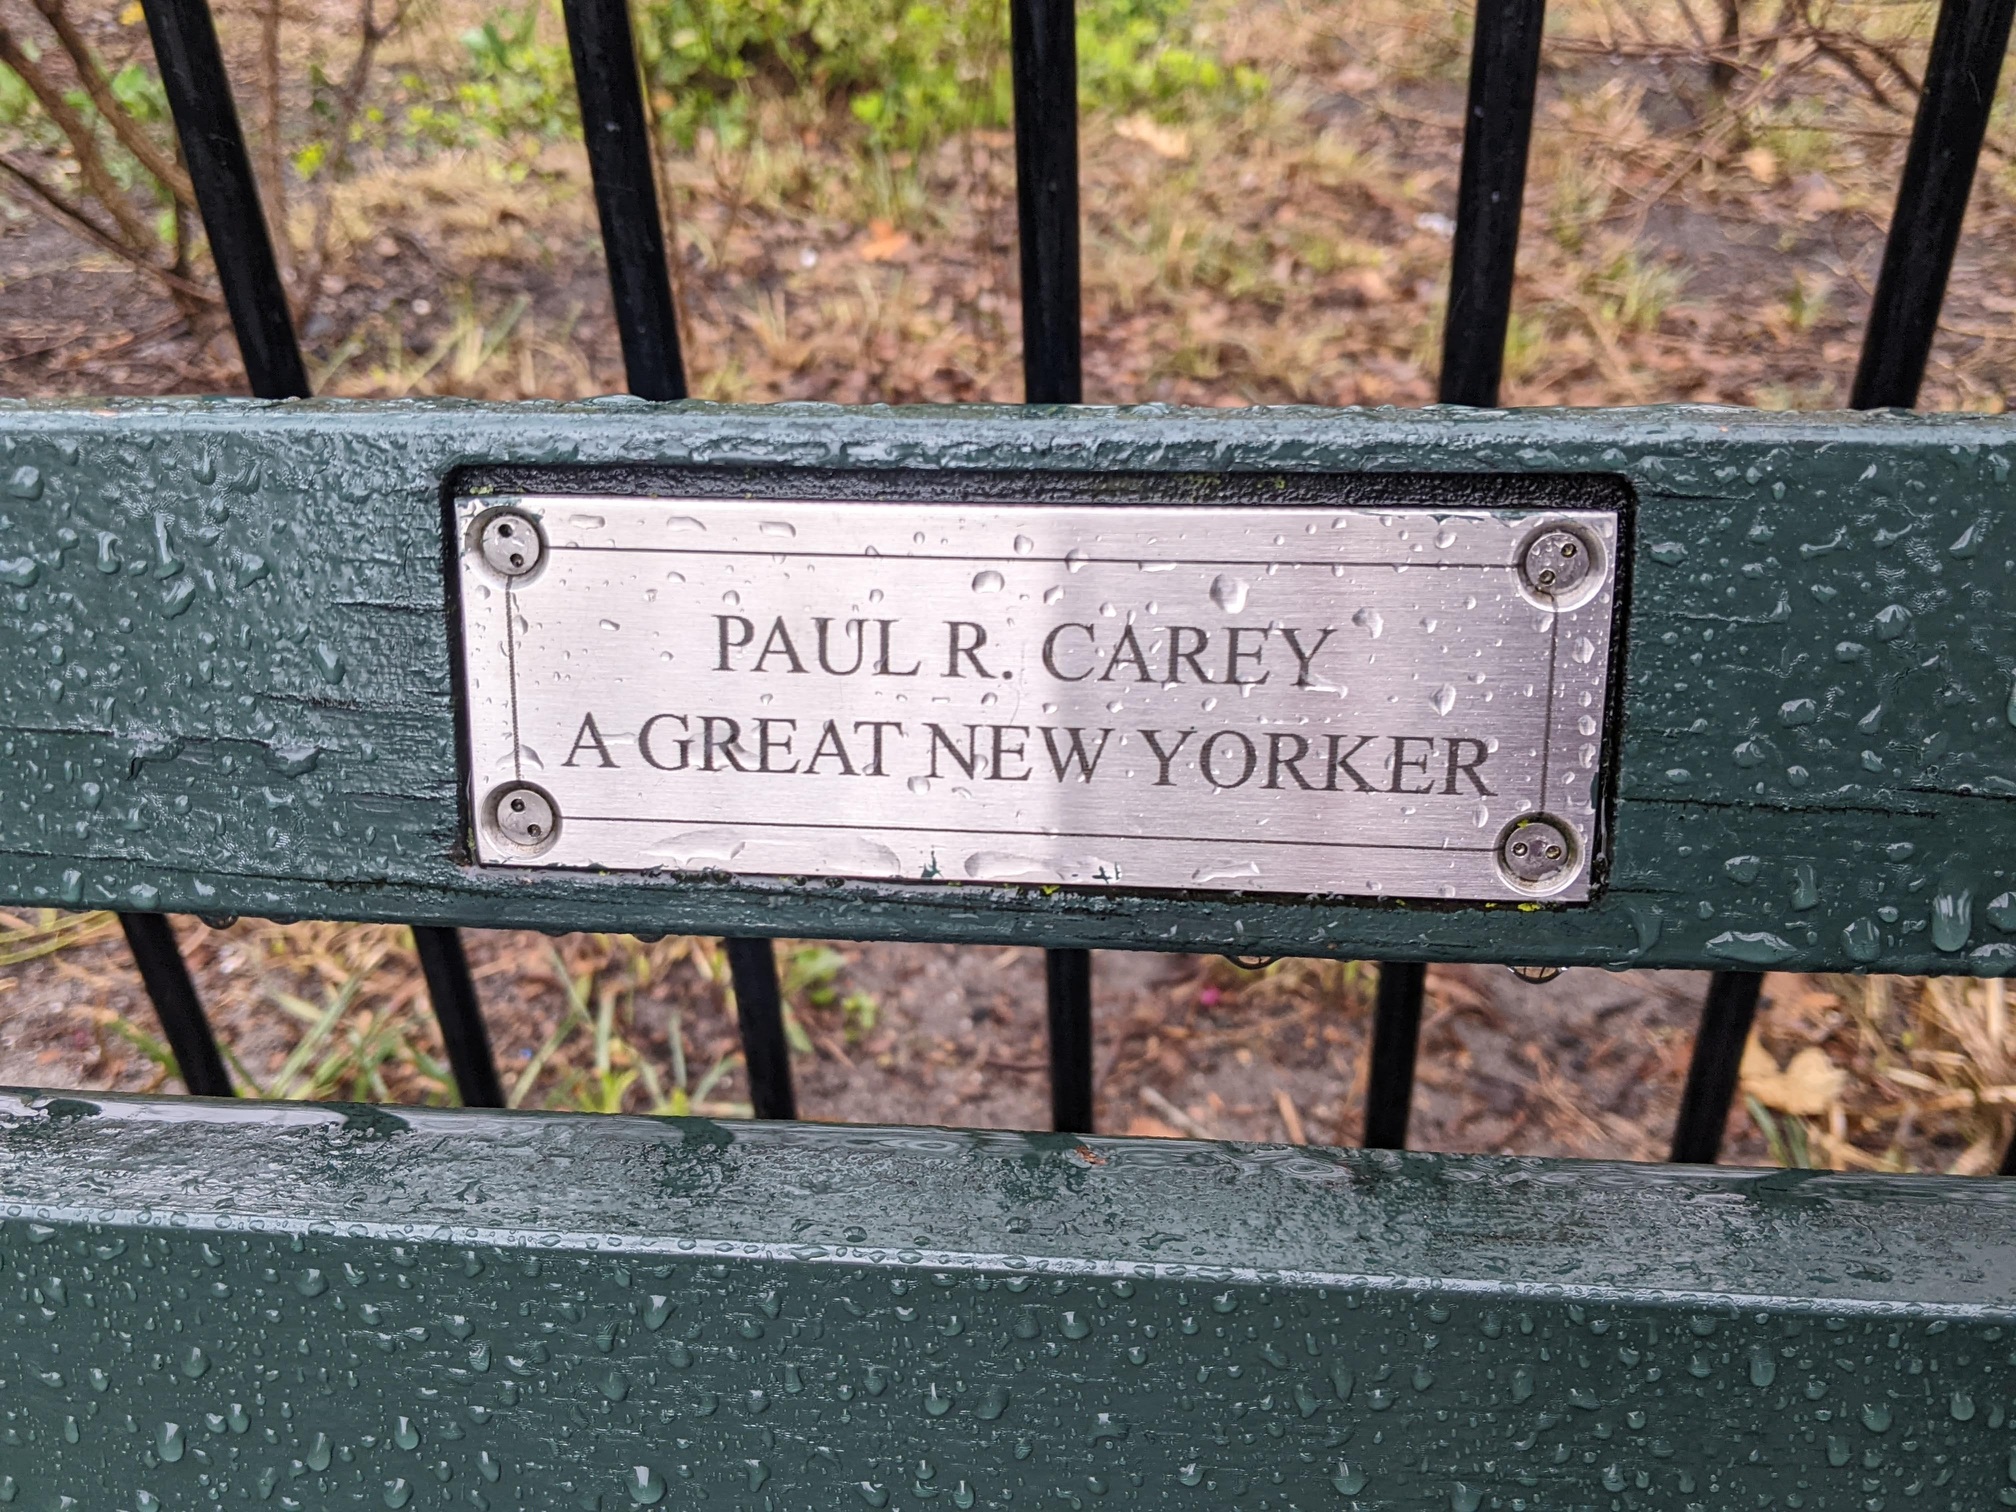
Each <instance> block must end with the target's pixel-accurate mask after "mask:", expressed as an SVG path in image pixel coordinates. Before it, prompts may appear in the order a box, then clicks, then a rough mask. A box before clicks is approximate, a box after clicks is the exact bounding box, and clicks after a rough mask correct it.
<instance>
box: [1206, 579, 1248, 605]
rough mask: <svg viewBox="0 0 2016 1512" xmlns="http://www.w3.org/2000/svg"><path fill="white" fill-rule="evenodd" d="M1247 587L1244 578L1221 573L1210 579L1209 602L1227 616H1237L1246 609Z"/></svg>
mask: <svg viewBox="0 0 2016 1512" xmlns="http://www.w3.org/2000/svg"><path fill="white" fill-rule="evenodd" d="M1248 588H1249V585H1248V583H1247V582H1246V580H1245V579H1244V578H1236V577H1233V576H1232V575H1231V574H1230V573H1225V572H1221V573H1219V574H1218V576H1216V577H1214V578H1213V579H1211V602H1212V603H1214V604H1216V605H1217V606H1218V607H1219V608H1220V609H1223V610H1224V611H1225V612H1226V613H1227V614H1237V613H1238V612H1239V611H1240V610H1242V609H1244V608H1245V607H1246V594H1247V591H1248Z"/></svg>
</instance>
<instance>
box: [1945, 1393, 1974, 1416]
mask: <svg viewBox="0 0 2016 1512" xmlns="http://www.w3.org/2000/svg"><path fill="white" fill-rule="evenodd" d="M1948 1410H1949V1411H1951V1412H1952V1414H1953V1421H1954V1422H1956V1423H1971V1422H1972V1421H1974V1398H1972V1397H1971V1396H1969V1395H1967V1393H1966V1392H1964V1391H1956V1392H1954V1393H1953V1400H1952V1402H1951V1404H1950V1405H1949V1408H1948Z"/></svg>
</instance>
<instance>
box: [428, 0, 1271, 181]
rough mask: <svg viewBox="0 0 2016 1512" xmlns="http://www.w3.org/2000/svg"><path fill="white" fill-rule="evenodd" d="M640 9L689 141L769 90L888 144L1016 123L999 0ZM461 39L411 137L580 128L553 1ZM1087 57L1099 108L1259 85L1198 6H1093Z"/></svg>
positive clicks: (688, 3) (666, 96) (1085, 27)
mask: <svg viewBox="0 0 2016 1512" xmlns="http://www.w3.org/2000/svg"><path fill="white" fill-rule="evenodd" d="M634 14H635V25H636V29H637V40H638V49H639V52H640V53H641V54H642V58H643V65H644V70H645V74H646V77H647V79H648V80H649V82H650V85H651V89H652V93H653V96H654V99H655V100H656V102H657V105H658V111H659V117H660V123H661V125H662V126H663V127H664V128H665V129H666V130H667V131H668V132H669V133H670V134H671V135H672V136H673V137H674V138H675V139H677V140H679V141H681V142H682V143H686V142H690V141H691V140H692V139H693V136H694V134H695V133H696V132H697V131H698V130H699V129H700V128H701V127H702V126H711V127H713V128H714V129H716V130H717V131H722V132H724V133H725V134H728V135H734V134H736V133H737V132H738V131H739V129H740V127H741V124H742V122H743V121H744V120H745V119H746V117H747V114H748V111H749V108H750V107H751V105H752V104H753V103H754V102H755V101H757V100H759V99H763V98H770V99H789V100H795V101H797V102H800V103H801V104H804V105H808V106H810V107H811V108H812V109H814V110H817V111H822V112H827V111H832V112H837V111H843V110H844V112H845V113H846V115H847V116H848V117H851V119H852V120H854V121H855V122H857V123H859V125H860V127H861V128H863V129H864V131H865V132H866V134H867V136H868V138H869V140H870V141H871V142H873V143H874V144H875V145H877V146H880V147H887V148H900V149H915V148H920V147H924V146H927V145H929V144H930V143H932V142H935V141H938V140H942V139H943V138H944V137H946V136H948V135H950V134H952V133H955V132H958V131H963V130H968V129H971V128H974V127H1000V126H1005V125H1007V124H1008V122H1009V121H1010V120H1011V119H1012V100H1011V95H1010V84H1009V67H1008V57H1009V51H1008V20H1007V7H1006V4H1005V3H1004V0H971V3H965V4H944V3H936V4H933V3H925V0H641V3H640V4H638V5H637V6H636V8H635V13H634ZM542 15H543V17H544V18H545V20H546V22H547V24H545V25H541V24H540V23H541V20H542ZM462 41H463V46H464V47H465V49H466V50H467V58H468V72H467V77H466V78H464V79H462V80H461V81H459V82H458V84H457V85H456V88H455V93H454V100H453V103H452V105H418V106H414V107H412V108H410V109H409V110H408V112H407V120H408V125H409V129H410V130H412V131H413V132H414V134H415V135H417V136H420V137H429V136H444V135H446V134H450V133H452V132H453V131H454V130H455V129H456V126H457V125H460V126H464V127H468V128H474V129H477V130H480V131H482V132H484V133H486V134H495V135H507V136H508V135H517V134H521V133H527V132H529V133H534V134H538V135H543V136H556V135H560V134H563V133H571V132H572V131H573V130H575V129H576V124H575V123H576V112H575V105H574V98H573V91H572V87H571V82H570V77H569V70H568V58H567V47H566V41H565V36H564V33H563V31H562V29H561V27H560V24H559V18H558V15H557V7H554V6H551V3H550V0H546V3H545V4H544V5H543V6H542V5H535V6H532V7H528V8H525V9H521V10H516V11H511V10H506V11H500V12H498V13H496V14H495V15H493V16H492V17H491V18H490V19H488V20H486V21H485V22H484V23H483V25H481V26H480V27H476V28H473V29H472V30H470V31H469V32H467V33H465V34H464V36H463V38H462ZM1078 53H1079V85H1080V93H1081V97H1082V98H1083V100H1084V102H1085V103H1086V104H1087V105H1089V106H1095V107H1102V106H1103V107H1110V108H1113V109H1118V110H1139V109H1169V108H1174V107H1178V106H1181V105H1183V104H1185V103H1187V102H1192V101H1197V100H1200V99H1203V98H1209V97H1214V96H1222V95H1225V94H1228V93H1243V94H1251V93H1255V92H1258V91H1259V90H1260V89H1262V88H1264V84H1263V82H1262V80H1261V79H1260V77H1259V76H1258V75H1257V74H1255V73H1253V72H1252V71H1250V70H1246V69H1238V68H1228V67H1226V66H1225V65H1224V64H1223V63H1222V62H1221V61H1220V60H1219V59H1217V58H1216V57H1214V56H1212V55H1211V53H1210V52H1209V51H1208V49H1205V48H1203V47H1201V46H1200V45H1199V44H1198V42H1197V37H1196V25H1195V16H1194V5H1193V0H1083V3H1081V5H1080V7H1079V12H1078ZM450 117H454V118H458V119H457V120H455V121H452V122H451V120H450V119H449V118H450Z"/></svg>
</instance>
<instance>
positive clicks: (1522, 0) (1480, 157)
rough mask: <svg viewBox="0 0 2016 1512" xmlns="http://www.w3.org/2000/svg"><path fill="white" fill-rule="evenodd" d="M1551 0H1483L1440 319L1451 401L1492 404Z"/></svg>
mask: <svg viewBox="0 0 2016 1512" xmlns="http://www.w3.org/2000/svg"><path fill="white" fill-rule="evenodd" d="M1546 20H1547V6H1546V0H1479V3H1478V6H1477V22H1476V27H1477V29H1476V34H1475V36H1474V37H1473V38H1472V39H1471V47H1470V91H1469V100H1468V103H1467V106H1466V108H1465V110H1464V114H1463V166H1462V169H1461V170H1460V173H1459V176H1458V178H1457V181H1456V240H1455V244H1454V246H1453V247H1452V248H1451V251H1450V257H1449V306H1448V313H1447V315H1446V316H1445V317H1444V320H1443V326H1442V377H1441V383H1440V385H1439V394H1438V397H1439V398H1440V399H1441V401H1442V403H1444V404H1469V405H1478V406H1489V405H1494V404H1496V403H1497V402H1498V381H1499V378H1500V376H1501V375H1502V373H1503V372H1504V368H1505V331H1506V327H1507V325H1508V324H1509V323H1510V321H1511V318H1512V273H1513V267H1514V264H1515V263H1516V261H1517V259H1518V255H1519V217H1520V209H1521V206H1522V205H1523V203H1524V201H1525V196H1526V149H1527V144H1528V143H1529V141H1530V140H1531V138H1532V135H1533V94H1534V90H1535V88H1536V87H1537V86H1538V83H1539V78H1540V35H1541V32H1542V30H1543V29H1544V27H1545V24H1546Z"/></svg>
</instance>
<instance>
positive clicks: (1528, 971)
mask: <svg viewBox="0 0 2016 1512" xmlns="http://www.w3.org/2000/svg"><path fill="white" fill-rule="evenodd" d="M1505 969H1506V970H1507V971H1509V972H1511V973H1512V975H1514V976H1515V977H1517V978H1519V980H1520V981H1522V982H1530V983H1532V984H1533V985H1534V986H1536V987H1542V986H1545V985H1546V984H1547V983H1549V982H1551V981H1553V980H1554V979H1555V978H1556V977H1558V976H1560V975H1561V972H1562V970H1563V969H1564V968H1562V967H1559V966H1508V967H1506V968H1505Z"/></svg>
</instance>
